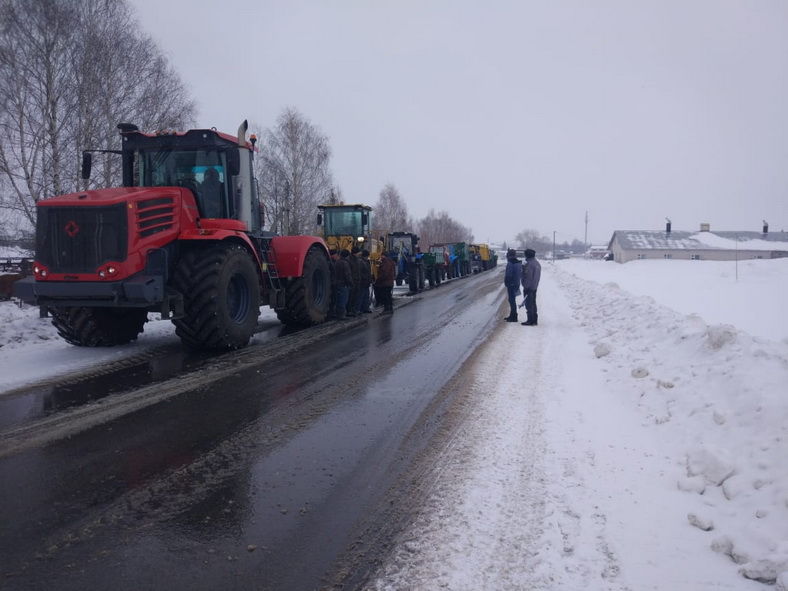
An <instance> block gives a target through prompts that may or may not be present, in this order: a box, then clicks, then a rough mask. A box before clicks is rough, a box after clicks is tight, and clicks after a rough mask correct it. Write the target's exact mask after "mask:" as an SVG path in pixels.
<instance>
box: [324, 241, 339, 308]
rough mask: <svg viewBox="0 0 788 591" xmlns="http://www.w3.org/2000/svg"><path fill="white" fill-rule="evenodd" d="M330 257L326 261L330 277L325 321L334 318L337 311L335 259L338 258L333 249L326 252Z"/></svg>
mask: <svg viewBox="0 0 788 591" xmlns="http://www.w3.org/2000/svg"><path fill="white" fill-rule="evenodd" d="M328 254H329V255H330V257H329V259H328V272H329V275H330V276H331V296H330V298H329V304H328V315H327V316H326V318H327V319H331V318H335V317H336V316H335V314H336V311H337V301H336V298H337V270H336V265H337V259H338V258H339V253H337V251H336V250H334V249H333V248H332V249H331V250H329V251H328Z"/></svg>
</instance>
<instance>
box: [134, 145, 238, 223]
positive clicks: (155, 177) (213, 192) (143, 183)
mask: <svg viewBox="0 0 788 591" xmlns="http://www.w3.org/2000/svg"><path fill="white" fill-rule="evenodd" d="M135 160H136V164H137V166H136V167H135V168H136V171H135V172H136V174H135V177H136V178H135V181H136V183H135V184H136V185H138V186H140V187H173V186H178V187H184V188H186V189H190V190H191V191H192V192H193V193H194V195H195V197H196V198H197V205H198V207H199V208H200V214H201V215H202V216H203V217H207V218H228V217H232V211H231V208H230V206H231V203H230V201H229V200H228V191H227V189H228V186H227V185H228V183H227V172H226V171H227V158H226V154H225V153H224V152H223V151H222V150H170V149H156V150H139V151H138V152H137V154H136V158H135Z"/></svg>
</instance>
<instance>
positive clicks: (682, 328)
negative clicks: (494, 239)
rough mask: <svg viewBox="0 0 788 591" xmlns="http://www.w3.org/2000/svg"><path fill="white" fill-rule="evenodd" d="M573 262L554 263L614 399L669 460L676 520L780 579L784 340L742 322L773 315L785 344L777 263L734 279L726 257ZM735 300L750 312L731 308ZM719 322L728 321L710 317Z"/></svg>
mask: <svg viewBox="0 0 788 591" xmlns="http://www.w3.org/2000/svg"><path fill="white" fill-rule="evenodd" d="M580 263H581V264H576V263H575V262H571V264H569V265H559V266H557V268H556V269H555V272H556V273H557V274H558V278H559V282H560V283H561V285H562V287H563V288H564V290H566V291H567V292H568V293H569V294H570V300H571V302H572V305H573V307H574V309H575V314H576V317H577V319H578V320H579V321H580V322H581V324H582V325H583V326H584V328H585V330H586V331H587V332H588V333H589V334H590V335H591V337H592V340H591V344H592V345H593V346H594V347H595V349H597V350H601V351H603V352H606V353H605V354H604V355H601V356H598V357H599V360H600V362H601V363H604V364H605V365H606V366H607V370H608V371H609V373H610V375H611V378H612V380H613V381H614V382H616V383H617V385H618V386H622V390H621V391H622V392H623V393H624V394H625V396H626V397H625V399H622V400H621V403H622V404H628V405H634V406H636V407H637V408H638V409H639V411H640V413H641V414H642V417H643V427H644V428H645V429H648V430H654V431H656V432H658V433H659V435H660V441H661V443H662V446H663V447H662V449H660V450H659V451H660V453H665V452H667V453H669V454H670V456H671V458H672V459H673V461H674V462H675V463H676V464H677V470H676V474H675V476H676V479H675V480H676V483H675V484H676V487H678V489H679V490H681V491H683V492H684V493H685V500H684V501H683V504H684V508H683V511H685V512H686V518H687V522H688V523H689V524H690V525H692V526H694V527H696V528H698V529H699V530H701V531H703V532H706V533H705V534H704V535H705V543H706V544H707V546H708V547H709V548H710V549H711V550H713V551H714V552H718V553H720V554H722V555H724V556H727V557H728V558H729V559H730V560H731V561H733V562H734V563H736V564H738V565H740V569H739V572H740V573H741V574H742V575H743V576H744V577H747V578H749V579H753V580H757V581H761V582H765V583H775V582H776V581H777V580H778V578H779V577H782V578H783V579H785V578H786V577H787V576H788V464H786V457H788V404H787V403H786V402H788V400H787V399H786V394H788V347H786V345H785V342H773V341H769V340H767V339H765V338H756V337H753V336H751V335H750V334H748V332H747V331H746V330H742V329H743V328H745V329H747V328H749V329H754V331H755V332H761V333H764V334H766V333H770V331H769V330H766V329H767V328H768V326H769V323H770V322H774V323H775V324H777V325H778V326H779V328H778V330H776V331H771V334H772V335H774V336H778V337H780V338H782V339H783V340H785V336H786V334H788V331H786V330H785V328H786V314H785V313H784V311H783V307H784V298H783V299H782V301H779V299H778V298H777V297H772V295H773V294H774V295H775V296H776V294H779V293H783V294H784V293H785V288H786V287H788V277H787V275H788V260H774V261H748V262H747V263H746V264H742V263H740V265H741V266H742V267H743V268H742V267H740V271H742V273H741V274H740V281H739V282H738V283H737V282H735V281H734V279H733V278H732V277H731V274H732V272H733V270H732V269H731V268H730V266H731V263H727V264H724V265H723V264H718V263H710V262H702V264H700V265H699V264H698V262H696V261H686V262H683V261H667V262H661V261H654V262H651V261H640V262H637V263H634V264H633V263H628V264H627V265H609V264H606V263H593V262H580ZM582 263H585V264H582ZM642 263H646V264H642ZM677 263H678V264H677ZM685 263H686V264H685ZM567 271H571V273H572V274H570V273H569V272H567ZM580 275H595V276H596V277H597V279H598V280H599V281H601V282H602V283H600V282H592V281H586V280H582V279H579V278H578V276H580ZM612 276H616V277H617V279H618V282H617V283H612V282H606V280H607V279H610V278H611V277H612ZM656 286H659V289H655V288H656ZM650 287H651V288H653V289H650ZM624 288H626V289H628V290H631V291H635V292H641V293H642V292H644V291H650V290H651V291H652V292H653V293H654V298H652V297H647V296H637V295H633V294H632V293H630V292H629V291H625V289H624ZM658 301H659V302H660V303H658ZM745 301H750V302H751V304H750V307H752V308H754V309H753V310H752V312H753V313H752V314H746V315H742V314H739V313H736V312H735V311H736V310H737V309H738V308H739V307H740V306H742V305H743V302H745ZM661 303H665V304H667V306H669V307H670V308H675V309H677V310H679V311H678V312H677V311H674V310H673V309H670V308H669V307H666V306H663V305H661ZM694 311H697V312H699V313H698V314H696V313H692V312H694ZM687 312H690V313H689V314H687ZM724 318H727V320H728V322H731V323H734V324H735V325H734V324H718V322H719V321H720V320H722V319H724ZM704 319H706V320H709V321H710V323H707V322H706V321H705V320H704Z"/></svg>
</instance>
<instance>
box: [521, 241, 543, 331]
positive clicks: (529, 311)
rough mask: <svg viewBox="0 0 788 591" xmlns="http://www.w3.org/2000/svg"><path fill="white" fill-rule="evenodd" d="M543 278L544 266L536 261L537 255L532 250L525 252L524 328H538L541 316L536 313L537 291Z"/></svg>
mask: <svg viewBox="0 0 788 591" xmlns="http://www.w3.org/2000/svg"><path fill="white" fill-rule="evenodd" d="M541 277H542V265H540V264H539V261H537V260H536V253H535V252H534V251H533V250H532V249H530V248H529V249H527V250H526V251H525V268H524V269H523V295H524V296H525V314H526V316H527V318H526V320H525V322H521V324H522V325H524V326H536V325H537V324H538V320H539V315H538V314H537V313H536V290H537V289H538V288H539V279H540V278H541Z"/></svg>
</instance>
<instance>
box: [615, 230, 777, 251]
mask: <svg viewBox="0 0 788 591" xmlns="http://www.w3.org/2000/svg"><path fill="white" fill-rule="evenodd" d="M616 240H617V241H618V244H619V245H620V246H621V248H623V249H627V250H693V251H695V250H735V249H738V250H763V251H788V232H770V233H768V234H762V233H760V232H728V231H724V232H683V231H680V230H678V231H675V232H671V233H670V234H668V233H667V232H664V231H661V230H616V231H615V232H613V236H612V238H611V239H610V243H609V244H608V248H612V246H613V242H614V241H616Z"/></svg>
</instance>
